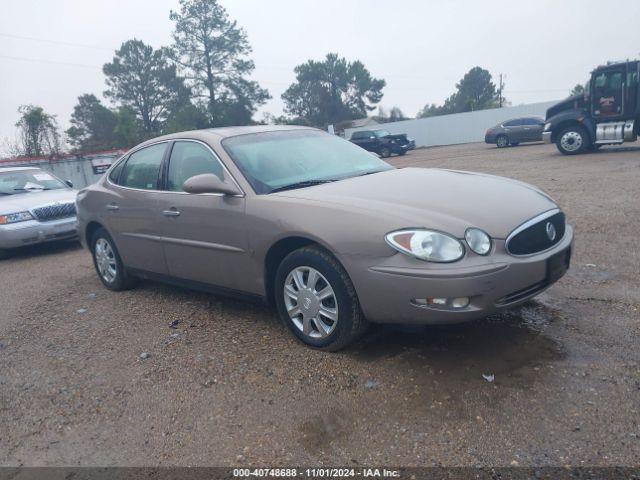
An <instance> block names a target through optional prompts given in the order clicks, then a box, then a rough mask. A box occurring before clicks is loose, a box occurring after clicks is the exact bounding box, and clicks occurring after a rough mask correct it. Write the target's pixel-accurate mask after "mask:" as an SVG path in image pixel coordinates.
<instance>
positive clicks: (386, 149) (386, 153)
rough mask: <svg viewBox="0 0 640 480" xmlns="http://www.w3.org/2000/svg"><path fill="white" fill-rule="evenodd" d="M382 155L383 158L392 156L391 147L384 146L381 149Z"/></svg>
mask: <svg viewBox="0 0 640 480" xmlns="http://www.w3.org/2000/svg"><path fill="white" fill-rule="evenodd" d="M380 156H381V157H382V158H389V157H390V156H391V149H390V148H389V147H382V148H381V149H380Z"/></svg>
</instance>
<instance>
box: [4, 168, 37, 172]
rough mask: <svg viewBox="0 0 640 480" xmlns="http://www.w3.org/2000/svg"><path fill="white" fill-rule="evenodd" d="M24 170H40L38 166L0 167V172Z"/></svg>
mask: <svg viewBox="0 0 640 480" xmlns="http://www.w3.org/2000/svg"><path fill="white" fill-rule="evenodd" d="M25 170H40V169H39V168H38V167H0V173H3V172H23V171H25Z"/></svg>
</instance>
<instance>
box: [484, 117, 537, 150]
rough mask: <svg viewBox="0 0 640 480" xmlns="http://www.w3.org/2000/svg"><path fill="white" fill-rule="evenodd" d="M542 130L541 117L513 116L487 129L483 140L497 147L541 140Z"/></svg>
mask: <svg viewBox="0 0 640 480" xmlns="http://www.w3.org/2000/svg"><path fill="white" fill-rule="evenodd" d="M543 130H544V118H542V117H523V118H513V119H511V120H507V121H506V122H502V123H501V124H499V125H496V126H495V127H491V128H490V129H489V130H487V133H486V134H485V136H484V141H485V142H486V143H492V144H495V145H497V146H498V148H504V147H508V146H509V145H512V146H516V145H518V144H520V143H525V142H541V141H542V131H543Z"/></svg>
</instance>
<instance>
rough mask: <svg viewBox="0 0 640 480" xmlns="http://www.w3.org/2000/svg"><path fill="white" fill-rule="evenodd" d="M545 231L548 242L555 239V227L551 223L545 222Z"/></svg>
mask: <svg viewBox="0 0 640 480" xmlns="http://www.w3.org/2000/svg"><path fill="white" fill-rule="evenodd" d="M545 230H546V231H547V237H549V240H551V241H552V242H553V241H554V240H555V239H556V235H557V234H556V227H554V226H553V223H551V222H547V226H546V227H545Z"/></svg>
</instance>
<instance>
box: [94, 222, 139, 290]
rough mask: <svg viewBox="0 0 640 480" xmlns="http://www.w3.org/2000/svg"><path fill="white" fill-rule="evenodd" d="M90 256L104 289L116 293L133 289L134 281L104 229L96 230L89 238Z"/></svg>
mask: <svg viewBox="0 0 640 480" xmlns="http://www.w3.org/2000/svg"><path fill="white" fill-rule="evenodd" d="M91 255H92V256H93V266H94V267H95V269H96V273H97V274H98V278H99V279H100V281H101V282H102V284H103V285H104V286H105V287H107V288H108V289H109V290H113V291H116V292H118V291H121V290H128V289H130V288H131V287H133V285H134V283H135V279H134V278H133V277H131V276H130V275H129V274H128V273H127V271H126V269H125V267H124V264H123V263H122V259H121V258H120V254H119V253H118V249H117V248H116V245H115V243H114V241H113V239H112V238H111V235H109V233H108V232H107V231H106V230H105V229H104V228H99V229H98V230H96V232H95V233H94V234H93V237H92V238H91Z"/></svg>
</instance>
